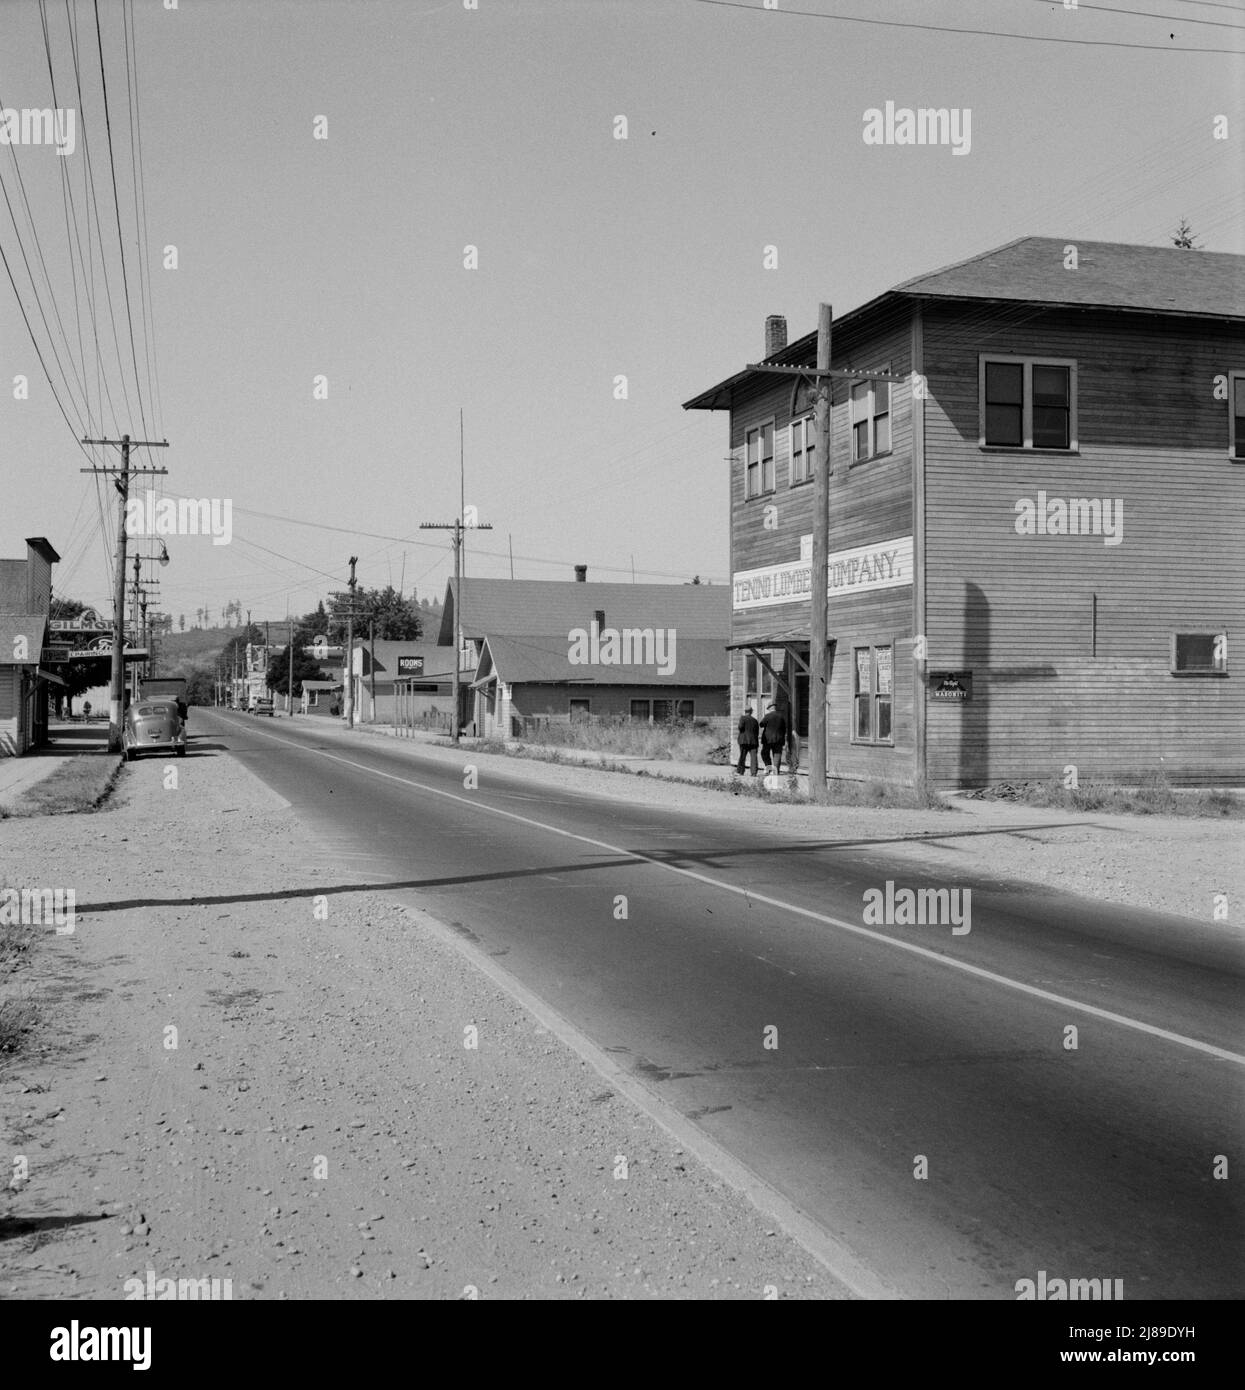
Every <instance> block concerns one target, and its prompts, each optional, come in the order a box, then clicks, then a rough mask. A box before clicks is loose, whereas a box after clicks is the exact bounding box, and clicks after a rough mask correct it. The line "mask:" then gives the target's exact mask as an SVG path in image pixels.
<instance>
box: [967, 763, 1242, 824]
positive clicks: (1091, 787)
mask: <svg viewBox="0 0 1245 1390" xmlns="http://www.w3.org/2000/svg"><path fill="white" fill-rule="evenodd" d="M965 795H967V796H971V797H973V798H974V799H975V800H978V801H1014V802H1018V803H1019V804H1021V805H1024V806H1042V807H1052V808H1055V809H1058V810H1064V811H1111V812H1116V813H1118V814H1121V815H1132V816H1189V817H1200V818H1202V819H1213V820H1224V819H1238V820H1239V819H1240V818H1241V817H1242V816H1245V802H1243V801H1242V800H1241V799H1240V797H1237V796H1233V795H1232V793H1231V792H1225V791H1219V790H1217V789H1215V788H1194V789H1192V790H1189V791H1184V790H1181V789H1179V788H1176V787H1173V786H1172V785H1171V783H1170V782H1169V781H1168V779H1167V777H1166V775H1165V774H1163V773H1161V772H1155V773H1151V774H1150V775H1149V776H1148V777H1146V778H1145V779H1143V780H1142V781H1141V782H1139V783H1134V784H1127V785H1126V784H1124V783H1121V782H1115V781H1112V780H1110V779H1108V778H1102V779H1096V780H1092V781H1088V782H1082V783H1081V785H1080V786H1078V787H1065V786H1064V784H1063V782H1062V780H1061V779H1060V778H1058V777H1050V778H1048V779H1047V780H1045V781H1038V782H999V783H997V784H995V785H994V786H991V787H982V788H981V789H980V790H979V791H973V792H967V793H965Z"/></svg>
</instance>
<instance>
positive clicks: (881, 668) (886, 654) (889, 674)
mask: <svg viewBox="0 0 1245 1390" xmlns="http://www.w3.org/2000/svg"><path fill="white" fill-rule="evenodd" d="M877 662H878V694H879V695H889V694H890V693H891V689H892V686H891V682H892V679H893V676H894V661H893V659H892V652H891V649H890V648H889V647H878V648H877Z"/></svg>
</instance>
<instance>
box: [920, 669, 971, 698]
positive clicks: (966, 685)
mask: <svg viewBox="0 0 1245 1390" xmlns="http://www.w3.org/2000/svg"><path fill="white" fill-rule="evenodd" d="M929 698H930V699H931V700H959V701H965V700H971V699H972V698H973V673H972V672H971V671H931V672H930V673H929Z"/></svg>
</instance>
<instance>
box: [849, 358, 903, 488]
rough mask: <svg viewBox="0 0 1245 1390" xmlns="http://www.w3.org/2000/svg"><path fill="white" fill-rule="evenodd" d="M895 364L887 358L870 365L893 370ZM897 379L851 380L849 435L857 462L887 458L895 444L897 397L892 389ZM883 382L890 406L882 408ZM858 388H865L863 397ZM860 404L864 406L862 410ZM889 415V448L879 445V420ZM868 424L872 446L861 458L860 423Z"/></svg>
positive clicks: (875, 369)
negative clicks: (858, 453)
mask: <svg viewBox="0 0 1245 1390" xmlns="http://www.w3.org/2000/svg"><path fill="white" fill-rule="evenodd" d="M890 369H891V364H890V363H889V362H884V363H882V364H880V365H879V366H876V367H873V368H870V370H872V371H875V372H887V373H889V372H890ZM893 385H894V382H891V381H852V382H850V383H849V386H850V389H849V391H848V393H847V438H848V443H849V446H850V451H851V456H852V462H853V463H868V462H869V460H870V459H877V458H885V457H886V456H887V454H889V453H891V452H892V451H893V449H894V447H895V410H894V406H895V397H894V394H893V393H892V391H891V387H892V386H893ZM879 386H881V387H883V388H884V389H885V391H886V409H885V410H879V409H878V387H879ZM857 391H863V392H864V393H865V394H864V395H863V396H862V397H859V398H858V397H857V395H856V393H857ZM858 406H863V407H864V413H863V414H861V413H860V412H859V411H858V410H857V407H858ZM883 416H885V417H886V419H887V420H888V421H890V443H889V444H888V445H887V446H886V448H885V449H879V448H878V421H879V420H880V419H882V417H883ZM861 424H867V425H868V427H869V429H868V449H867V451H866V452H865V453H863V454H861V455H860V457H859V458H858V457H857V456H856V426H857V425H861Z"/></svg>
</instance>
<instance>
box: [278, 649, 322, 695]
mask: <svg viewBox="0 0 1245 1390" xmlns="http://www.w3.org/2000/svg"><path fill="white" fill-rule="evenodd" d="M289 673H290V668H289V648H288V647H282V648H281V650H280V651H279V652H277V653H276V654H275V655H274V656H273V657H272V659H271V660H270V661H269V663H268V671H267V674H266V675H265V676H264V683H265V685H267V687H268V689H269V690H275V691H277V692H278V693H279V694H282V695H284V694H285V692H286V691H287V690H288V689H289V678H290V674H289ZM325 679H327V678H326V676H325V674H324V672H323V671H322V670H321V669H320V663H319V662H318V661H316V660H315V658H314V657H310V656H308V655H307V654H306V653H305V652H304V651H303V649H302V646H301V645H299V644H298V643H297V642H296V643H295V645H294V698H295V699H297V698H298V697H299V696H300V695H301V694H302V693H303V682H304V681H322V680H325Z"/></svg>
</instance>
